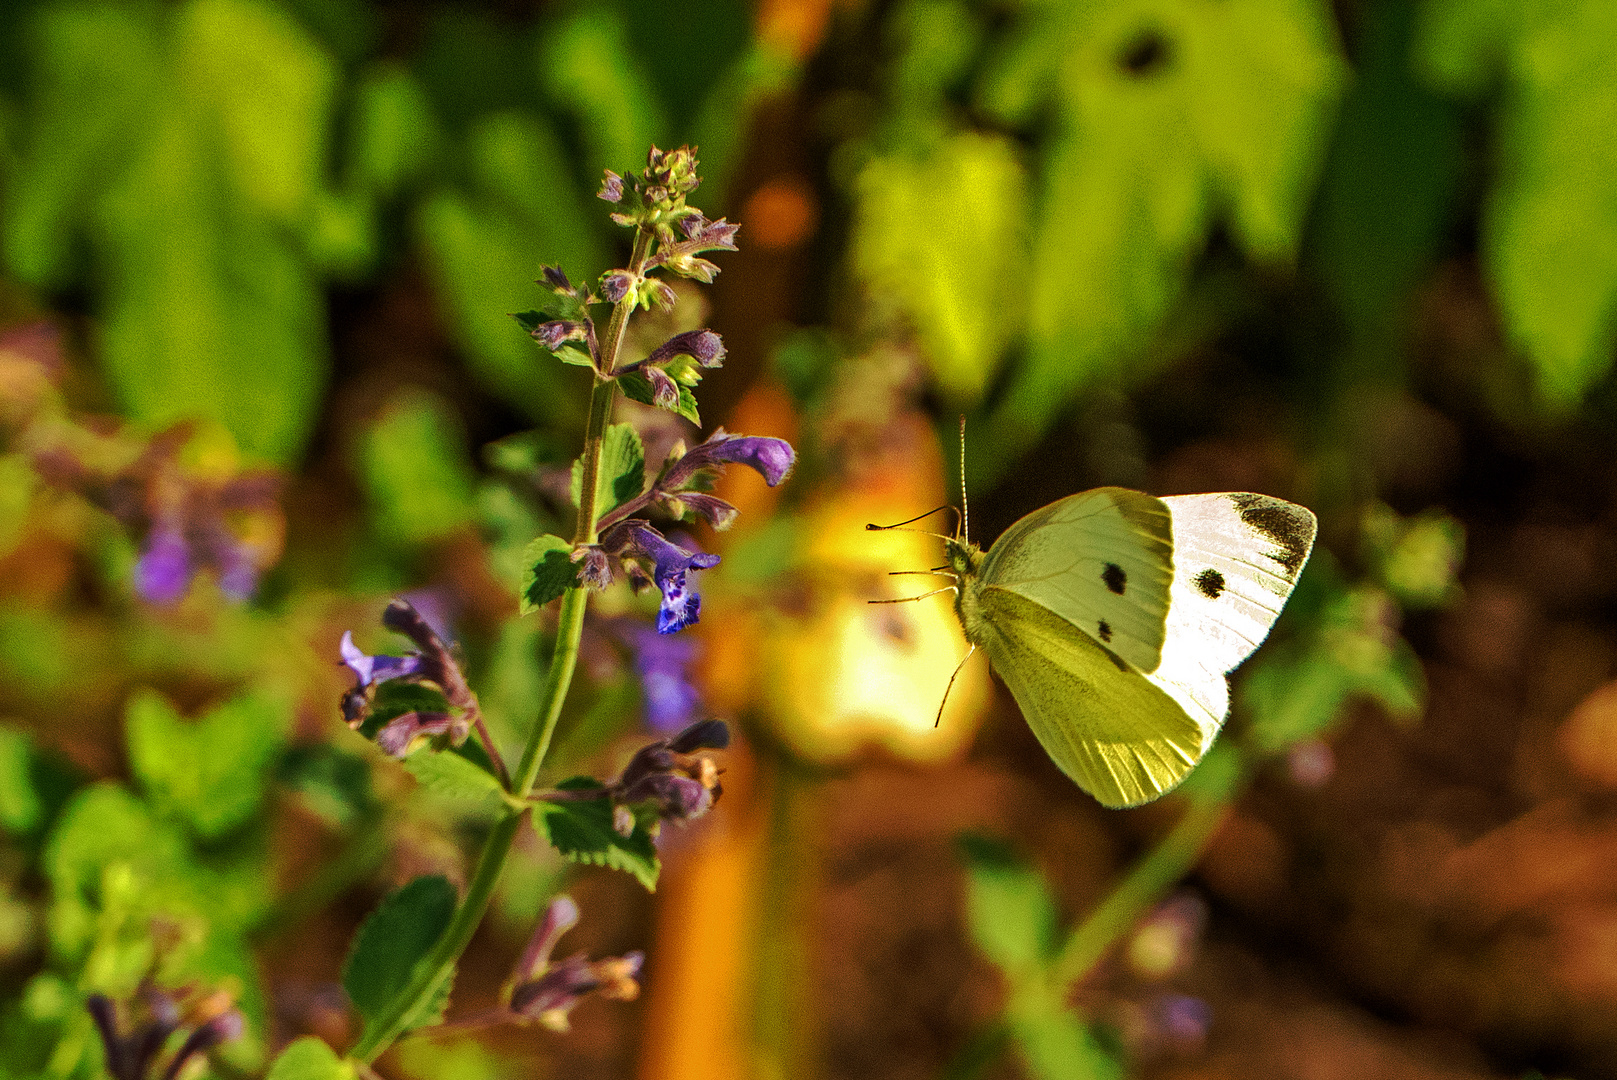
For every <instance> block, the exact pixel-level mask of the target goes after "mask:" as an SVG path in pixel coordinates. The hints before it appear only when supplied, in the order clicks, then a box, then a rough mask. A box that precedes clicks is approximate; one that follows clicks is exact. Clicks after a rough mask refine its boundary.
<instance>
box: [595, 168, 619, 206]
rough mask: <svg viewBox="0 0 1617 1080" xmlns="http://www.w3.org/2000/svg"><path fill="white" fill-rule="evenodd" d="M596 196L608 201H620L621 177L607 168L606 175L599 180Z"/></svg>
mask: <svg viewBox="0 0 1617 1080" xmlns="http://www.w3.org/2000/svg"><path fill="white" fill-rule="evenodd" d="M596 198H598V199H605V200H606V201H607V202H609V203H615V202H622V201H623V177H621V176H619V175H618V174H617V173H615V172H613V171H612V170H611V169H607V170H606V176H605V177H604V178H603V179H602V180H601V190H600V192H599V193H598V194H597V195H596Z"/></svg>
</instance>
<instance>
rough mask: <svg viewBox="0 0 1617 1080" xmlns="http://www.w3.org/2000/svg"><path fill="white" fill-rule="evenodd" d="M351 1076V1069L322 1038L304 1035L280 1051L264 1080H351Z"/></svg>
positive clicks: (352, 1070)
mask: <svg viewBox="0 0 1617 1080" xmlns="http://www.w3.org/2000/svg"><path fill="white" fill-rule="evenodd" d="M354 1075H355V1074H354V1067H353V1066H352V1065H350V1064H349V1063H348V1062H346V1061H344V1060H342V1059H341V1058H339V1057H338V1056H337V1054H336V1052H335V1051H334V1050H332V1049H331V1047H330V1046H327V1045H326V1042H325V1040H324V1039H317V1038H315V1037H314V1036H313V1035H305V1036H303V1037H302V1038H301V1039H296V1040H294V1041H293V1042H292V1043H291V1044H290V1045H289V1046H287V1048H286V1049H285V1050H282V1051H281V1056H280V1057H278V1058H276V1059H275V1064H273V1065H271V1066H270V1071H269V1075H268V1076H267V1077H266V1080H353V1077H354Z"/></svg>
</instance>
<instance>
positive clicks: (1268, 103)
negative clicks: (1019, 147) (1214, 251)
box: [979, 0, 1344, 450]
mask: <svg viewBox="0 0 1617 1080" xmlns="http://www.w3.org/2000/svg"><path fill="white" fill-rule="evenodd" d="M1057 42H1059V45H1058V44H1057ZM1343 74H1344V66H1343V63H1342V60H1341V57H1340V54H1339V51H1338V47H1337V43H1336V40H1335V36H1334V31H1333V29H1332V20H1331V18H1330V12H1329V8H1328V6H1327V5H1325V4H1323V3H1320V2H1319V0H1259V2H1253V3H1239V4H1209V3H1205V2H1202V0H1118V2H1115V3H1107V4H1068V3H1063V2H1056V0H1044V2H1040V3H1035V4H1030V5H1029V7H1028V9H1027V14H1026V16H1025V21H1024V22H1023V23H1022V24H1020V25H1018V26H1016V27H1014V28H1013V30H1012V38H1011V40H1010V42H1009V46H1008V47H1007V48H1005V49H1004V50H1002V51H1000V52H999V53H998V55H997V63H996V65H995V67H994V69H993V70H992V71H991V72H990V73H989V77H988V79H987V81H986V83H985V86H984V88H983V91H982V93H981V95H980V97H979V100H980V101H981V102H982V103H983V104H984V105H985V106H986V107H989V108H994V109H999V110H1002V114H1003V115H1004V117H1005V119H1007V120H1011V121H1016V122H1024V123H1025V122H1031V120H1032V119H1033V116H1034V115H1035V111H1034V103H1038V104H1041V105H1042V104H1046V103H1047V104H1048V105H1049V106H1050V107H1051V109H1052V115H1051V117H1050V119H1049V122H1048V123H1047V124H1046V125H1044V130H1046V131H1048V132H1049V137H1048V141H1047V143H1046V145H1045V147H1044V150H1043V154H1042V160H1041V161H1040V168H1039V173H1040V177H1041V181H1042V187H1043V191H1042V194H1041V196H1040V198H1039V206H1038V207H1037V209H1036V212H1035V213H1036V216H1035V221H1036V223H1037V232H1036V234H1035V236H1034V240H1033V248H1032V255H1031V261H1030V265H1029V281H1030V282H1031V289H1030V303H1031V308H1030V312H1029V330H1030V339H1031V340H1030V352H1029V355H1028V357H1027V360H1026V363H1025V364H1024V366H1023V368H1022V370H1020V371H1019V372H1018V373H1017V375H1016V377H1015V379H1014V381H1013V383H1012V385H1011V386H1010V388H1009V390H1008V393H1007V396H1006V398H1005V401H1004V404H1003V406H1002V408H1001V410H1000V413H999V416H998V420H997V424H996V433H1000V434H1001V436H1002V437H1007V436H1008V437H1009V439H1010V440H1011V444H1010V447H1011V449H1012V450H1016V449H1021V448H1023V447H1025V446H1027V445H1029V444H1030V443H1031V441H1032V440H1033V439H1036V438H1037V437H1038V435H1039V433H1041V432H1042V431H1044V430H1045V428H1046V427H1047V426H1048V424H1049V423H1050V422H1051V420H1052V419H1053V418H1054V416H1055V415H1056V414H1057V412H1058V411H1059V410H1060V409H1061V408H1062V407H1063V406H1064V405H1065V403H1066V402H1067V401H1068V400H1069V399H1070V397H1071V396H1072V394H1073V392H1074V391H1076V390H1077V389H1078V388H1080V387H1081V386H1083V385H1085V384H1086V383H1089V382H1092V381H1093V380H1095V379H1097V378H1099V377H1102V376H1105V375H1108V374H1115V373H1117V372H1118V371H1119V369H1120V365H1121V364H1122V363H1123V362H1124V361H1125V360H1126V359H1128V358H1129V357H1130V355H1131V354H1132V353H1133V352H1135V351H1136V350H1139V349H1140V348H1141V347H1142V346H1143V345H1144V344H1145V343H1146V341H1147V340H1148V338H1149V335H1150V334H1151V333H1153V332H1154V331H1155V330H1156V328H1157V327H1158V326H1159V324H1160V322H1161V320H1162V319H1163V317H1164V315H1165V314H1166V313H1167V311H1168V310H1169V307H1170V305H1171V304H1172V303H1173V302H1174V301H1175V300H1176V299H1177V298H1178V296H1179V294H1180V292H1181V290H1182V288H1183V286H1184V283H1185V281H1186V278H1187V275H1188V272H1189V270H1190V266H1191V262H1192V260H1193V259H1194V257H1195V256H1196V254H1197V253H1198V252H1199V251H1200V250H1201V248H1202V247H1203V245H1204V244H1205V243H1206V240H1207V237H1208V235H1209V233H1210V230H1211V229H1212V227H1213V225H1214V222H1215V221H1216V220H1218V219H1223V220H1224V221H1225V222H1226V223H1227V225H1228V226H1229V228H1230V231H1231V234H1232V236H1233V238H1234V240H1235V242H1236V243H1237V244H1238V245H1239V246H1240V247H1241V248H1242V249H1244V250H1245V251H1246V252H1247V253H1248V254H1249V255H1251V256H1252V257H1253V258H1255V259H1259V260H1263V261H1267V262H1278V261H1284V260H1287V259H1289V258H1290V257H1291V256H1292V253H1293V252H1294V250H1295V248H1296V245H1297V240H1298V235H1299V232H1300V229H1301V226H1302V222H1303V216H1304V212H1305V210H1306V208H1307V205H1308V199H1309V195H1310V192H1311V188H1312V185H1313V180H1314V176H1315V173H1316V171H1317V169H1318V166H1319V163H1320V160H1321V158H1322V156H1323V151H1324V150H1325V144H1326V136H1327V135H1328V133H1329V122H1330V119H1331V113H1332V111H1333V108H1334V105H1335V101H1336V97H1337V94H1338V92H1339V90H1340V87H1341V85H1342V82H1343Z"/></svg>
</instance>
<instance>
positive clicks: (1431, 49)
mask: <svg viewBox="0 0 1617 1080" xmlns="http://www.w3.org/2000/svg"><path fill="white" fill-rule="evenodd" d="M1422 31H1423V32H1422V34H1421V36H1420V44H1419V47H1418V57H1417V58H1418V60H1419V61H1420V63H1421V66H1422V68H1423V69H1424V71H1425V72H1426V74H1427V76H1428V77H1429V79H1430V80H1431V81H1432V83H1433V84H1435V85H1436V86H1438V87H1439V88H1440V89H1444V90H1447V91H1449V92H1450V93H1453V94H1456V95H1461V96H1468V97H1476V96H1479V95H1480V94H1481V93H1482V92H1483V91H1485V90H1488V89H1491V88H1492V87H1493V86H1495V85H1497V86H1498V87H1499V94H1498V97H1499V102H1500V104H1499V117H1498V122H1497V131H1496V135H1495V140H1496V148H1495V152H1494V154H1493V168H1492V177H1493V181H1492V187H1491V188H1490V190H1489V192H1488V195H1487V200H1486V203H1485V205H1484V209H1483V219H1482V237H1481V247H1482V257H1483V262H1484V265H1485V267H1486V269H1487V274H1488V278H1489V280H1490V282H1491V284H1492V286H1493V291H1494V294H1495V296H1497V297H1498V300H1499V308H1500V313H1501V315H1502V317H1503V320H1504V323H1505V329H1506V331H1507V332H1508V333H1509V335H1510V337H1511V339H1512V340H1513V341H1514V342H1515V343H1516V345H1517V346H1518V347H1520V348H1521V349H1522V351H1523V352H1525V353H1526V354H1527V356H1528V358H1529V359H1530V360H1531V361H1532V363H1533V365H1534V367H1535V368H1536V372H1537V376H1538V388H1539V391H1540V393H1541V395H1542V396H1543V398H1544V400H1545V401H1546V402H1548V403H1550V404H1551V405H1555V406H1560V407H1563V408H1565V407H1571V406H1573V405H1575V404H1577V403H1578V402H1579V401H1580V400H1581V399H1582V397H1583V395H1584V393H1585V392H1586V391H1587V390H1588V389H1589V387H1590V386H1591V385H1592V384H1593V383H1594V382H1595V381H1596V380H1598V379H1600V378H1602V377H1603V376H1605V375H1606V373H1607V372H1608V371H1609V370H1610V369H1611V363H1612V356H1613V352H1614V350H1617V143H1614V142H1613V140H1612V138H1611V132H1612V131H1613V129H1614V128H1617V65H1614V64H1613V63H1612V60H1611V42H1612V41H1613V40H1617V7H1614V6H1613V5H1611V4H1609V3H1606V2H1605V0H1569V2H1566V3H1558V4H1504V3H1500V2H1497V0H1491V2H1479V0H1465V2H1460V0H1433V2H1432V3H1430V4H1428V5H1427V7H1426V9H1425V22H1424V26H1423V28H1422Z"/></svg>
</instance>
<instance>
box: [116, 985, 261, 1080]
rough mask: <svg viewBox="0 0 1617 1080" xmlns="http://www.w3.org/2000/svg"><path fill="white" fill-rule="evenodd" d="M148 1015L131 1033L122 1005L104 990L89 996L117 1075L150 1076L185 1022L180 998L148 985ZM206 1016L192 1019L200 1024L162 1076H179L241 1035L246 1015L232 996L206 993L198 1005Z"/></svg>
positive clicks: (142, 1079) (140, 1079)
mask: <svg viewBox="0 0 1617 1080" xmlns="http://www.w3.org/2000/svg"><path fill="white" fill-rule="evenodd" d="M141 997H142V999H143V1003H144V1005H145V1011H146V1013H147V1016H148V1019H147V1020H146V1022H145V1023H142V1024H138V1025H136V1027H135V1029H134V1030H133V1031H131V1032H130V1033H129V1034H128V1035H121V1034H119V1032H118V1009H117V1006H116V1005H114V1004H113V1003H112V1000H111V999H110V998H108V997H106V996H105V995H104V994H95V993H92V994H91V995H90V996H89V997H88V999H87V1000H86V1001H85V1008H87V1009H88V1010H89V1013H90V1018H91V1019H92V1020H94V1021H95V1026H96V1030H97V1032H98V1033H99V1034H100V1036H101V1047H102V1051H103V1053H104V1054H105V1059H106V1069H107V1072H108V1073H109V1074H110V1075H111V1076H112V1077H113V1080H146V1078H147V1077H148V1075H149V1074H150V1073H151V1072H152V1067H153V1066H154V1065H155V1064H156V1061H157V1058H158V1055H160V1054H161V1053H162V1052H163V1047H164V1046H165V1045H166V1044H167V1043H168V1040H169V1036H171V1035H173V1034H174V1032H176V1031H178V1030H179V1029H180V1028H181V1027H182V1026H183V1025H184V1023H185V1021H184V1020H183V1018H182V1010H181V1008H180V1003H179V1002H178V1001H176V1000H175V998H174V997H173V996H171V995H169V994H167V993H164V992H163V991H161V990H156V989H152V988H150V987H149V986H148V987H146V988H145V989H144V990H143V991H142V994H141ZM193 1011H194V1012H197V1013H200V1014H201V1015H200V1016H199V1017H197V1018H196V1019H200V1020H201V1022H200V1023H197V1022H196V1020H195V1019H194V1020H193V1021H191V1022H192V1023H195V1024H196V1026H195V1027H193V1028H192V1030H191V1034H190V1035H188V1036H186V1039H185V1041H184V1043H182V1044H181V1045H180V1048H179V1049H178V1050H176V1051H175V1052H174V1056H173V1057H172V1058H170V1059H169V1063H168V1066H167V1067H166V1068H165V1069H164V1070H163V1072H162V1080H174V1078H175V1077H177V1076H178V1075H179V1074H180V1072H181V1070H182V1069H184V1068H185V1066H186V1065H187V1064H188V1063H189V1062H190V1061H191V1060H192V1059H193V1058H195V1057H196V1056H197V1055H198V1054H202V1053H206V1052H207V1051H208V1050H211V1049H213V1048H214V1047H215V1046H218V1045H219V1044H220V1043H225V1042H229V1041H231V1040H232V1039H237V1038H240V1037H241V1033H242V1029H243V1027H244V1024H243V1020H242V1015H241V1013H240V1012H239V1011H237V1010H236V1008H235V1007H234V1005H233V1004H232V1003H231V1000H230V998H229V997H228V995H225V994H222V993H216V994H212V995H210V996H208V997H207V998H204V999H203V1000H202V1001H201V1002H200V1003H198V1007H197V1008H195V1009H194V1010H193Z"/></svg>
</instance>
